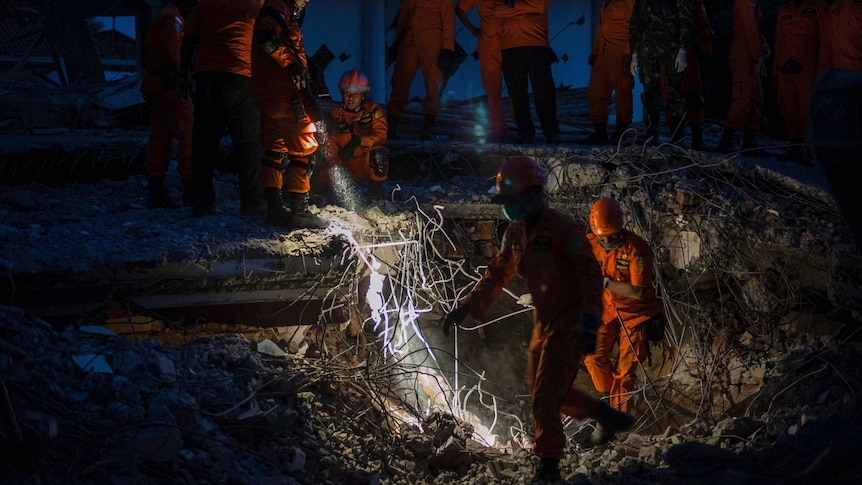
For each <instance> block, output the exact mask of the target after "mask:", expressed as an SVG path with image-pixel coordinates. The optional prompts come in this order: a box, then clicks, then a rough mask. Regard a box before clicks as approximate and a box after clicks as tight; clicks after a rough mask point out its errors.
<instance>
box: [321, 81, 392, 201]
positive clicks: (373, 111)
mask: <svg viewBox="0 0 862 485" xmlns="http://www.w3.org/2000/svg"><path fill="white" fill-rule="evenodd" d="M338 90H339V91H341V98H342V103H341V106H339V107H337V108H335V109H333V110H332V111H330V112H329V114H330V116H331V117H332V119H331V120H330V122H329V123H327V126H328V127H329V129H330V130H331V132H330V133H329V138H328V143H329V147H328V148H329V149H328V150H327V153H326V155H327V165H328V166H327V167H326V168H325V169H324V170H323V172H324V173H322V174H321V185H323V186H325V187H329V186H330V185H331V184H336V185H337V184H341V183H344V180H343V179H344V176H343V175H342V174H337V173H333V172H336V171H338V170H337V168H336V167H345V168H346V169H347V171H348V172H349V173H350V177H352V180H351V182H359V181H364V180H368V197H369V198H379V197H381V196H382V195H383V181H384V180H386V178H387V177H388V175H389V155H388V153H387V150H386V148H385V147H384V146H383V144H384V143H386V131H387V123H386V113H385V112H384V111H383V108H382V107H381V106H380V105H378V104H377V103H374V102H372V101H369V100H367V99H366V97H367V96H368V92H369V91H371V87H370V86H369V84H368V78H367V77H366V76H365V74H363V73H362V72H361V71H360V70H359V69H352V70H350V71H347V72H345V73H344V74H343V75H342V76H341V79H340V80H339V81H338ZM342 172H343V170H342ZM351 185H353V184H352V183H351Z"/></svg>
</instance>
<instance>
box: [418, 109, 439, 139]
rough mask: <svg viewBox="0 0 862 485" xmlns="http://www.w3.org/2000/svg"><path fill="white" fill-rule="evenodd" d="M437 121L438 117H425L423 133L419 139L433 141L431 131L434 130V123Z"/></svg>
mask: <svg viewBox="0 0 862 485" xmlns="http://www.w3.org/2000/svg"><path fill="white" fill-rule="evenodd" d="M435 120H436V116H434V115H425V117H424V118H423V120H422V133H420V134H419V138H420V139H422V140H430V139H431V130H432V129H434V121H435Z"/></svg>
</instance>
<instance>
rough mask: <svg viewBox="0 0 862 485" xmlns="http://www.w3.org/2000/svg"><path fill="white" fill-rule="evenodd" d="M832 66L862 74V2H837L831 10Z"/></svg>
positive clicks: (850, 0)
mask: <svg viewBox="0 0 862 485" xmlns="http://www.w3.org/2000/svg"><path fill="white" fill-rule="evenodd" d="M829 18H830V19H831V22H830V26H831V30H832V32H831V34H832V35H831V37H830V38H831V46H832V66H831V67H834V68H835V69H846V70H848V71H856V72H862V2H859V1H858V0H836V1H835V3H834V4H833V5H832V8H831V9H830V15H829Z"/></svg>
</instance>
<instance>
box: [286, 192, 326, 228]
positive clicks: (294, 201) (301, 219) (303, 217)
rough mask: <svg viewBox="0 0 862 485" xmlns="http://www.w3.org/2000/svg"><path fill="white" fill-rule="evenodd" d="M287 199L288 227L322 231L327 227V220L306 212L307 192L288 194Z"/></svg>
mask: <svg viewBox="0 0 862 485" xmlns="http://www.w3.org/2000/svg"><path fill="white" fill-rule="evenodd" d="M288 199H289V202H290V227H292V228H306V229H323V228H325V227H327V226H329V219H327V218H325V217H320V216H316V215H314V214H312V213H311V212H309V211H308V192H306V193H297V192H290V193H289V194H288Z"/></svg>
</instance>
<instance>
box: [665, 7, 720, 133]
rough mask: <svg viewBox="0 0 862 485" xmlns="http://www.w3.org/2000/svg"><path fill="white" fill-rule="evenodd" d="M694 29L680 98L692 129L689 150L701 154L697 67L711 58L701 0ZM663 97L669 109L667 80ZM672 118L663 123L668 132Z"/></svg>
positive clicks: (709, 32)
mask: <svg viewBox="0 0 862 485" xmlns="http://www.w3.org/2000/svg"><path fill="white" fill-rule="evenodd" d="M694 28H695V39H693V40H692V43H691V45H690V46H689V47H688V50H687V51H686V54H685V55H686V67H685V71H683V75H682V94H683V95H684V96H685V114H686V119H687V121H688V125H689V126H690V127H691V149H692V150H703V147H704V144H703V123H704V121H705V119H704V116H703V81H702V80H701V77H700V63H701V61H702V59H706V58H707V57H709V56H711V55H712V29H711V28H710V26H709V16H708V15H707V13H706V7H705V6H704V5H703V0H694ZM661 81H662V97H663V99H664V101H665V106H666V107H667V106H668V102H667V97H668V91H667V80H666V79H665V78H664V77H662V78H661ZM671 118H672V116H671V114H670V113H669V112H668V114H667V118H665V121H666V122H667V124H668V128H670V129H671V130H673V128H674V127H673V126H671V125H670V120H671Z"/></svg>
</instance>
